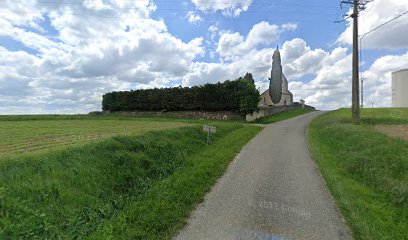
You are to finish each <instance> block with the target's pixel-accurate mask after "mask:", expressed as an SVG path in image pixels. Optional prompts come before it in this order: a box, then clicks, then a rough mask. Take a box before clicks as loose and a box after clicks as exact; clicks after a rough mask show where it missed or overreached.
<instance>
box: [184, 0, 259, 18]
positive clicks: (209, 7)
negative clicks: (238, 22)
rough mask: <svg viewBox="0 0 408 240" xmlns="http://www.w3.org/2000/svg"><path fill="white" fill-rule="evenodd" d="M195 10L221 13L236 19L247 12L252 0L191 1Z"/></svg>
mask: <svg viewBox="0 0 408 240" xmlns="http://www.w3.org/2000/svg"><path fill="white" fill-rule="evenodd" d="M191 1H192V2H193V3H194V5H195V6H196V8H197V9H199V10H201V11H204V12H216V11H221V12H222V14H223V15H225V16H231V17H238V16H239V15H240V14H241V12H245V11H247V10H248V8H249V6H250V5H251V3H252V0H234V1H224V0H191Z"/></svg>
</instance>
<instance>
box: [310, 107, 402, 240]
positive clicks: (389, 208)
mask: <svg viewBox="0 0 408 240" xmlns="http://www.w3.org/2000/svg"><path fill="white" fill-rule="evenodd" d="M395 111H397V112H400V110H398V109H396V110H395V109H394V110H392V109H388V110H386V111H383V110H381V109H379V110H363V112H362V117H363V124H360V125H355V124H352V123H351V121H350V118H349V116H351V113H350V110H345V109H342V110H338V111H334V112H330V113H327V114H324V115H322V116H320V117H318V118H317V119H315V120H314V121H313V122H312V123H311V125H310V126H309V129H308V136H309V144H310V149H311V152H312V155H313V157H314V159H315V161H316V162H317V165H318V167H319V169H320V171H321V173H322V175H323V177H324V178H325V181H326V183H327V185H328V187H329V189H330V191H331V193H332V194H333V196H334V198H335V199H336V202H337V205H338V206H339V208H340V210H341V212H342V213H343V216H344V217H345V218H346V220H347V222H348V224H349V226H350V227H351V229H352V232H353V235H354V237H355V238H356V239H407V235H406V233H407V232H408V174H407V172H408V142H406V141H403V140H399V139H393V138H389V137H387V136H385V135H384V134H381V133H379V132H376V131H374V127H373V126H372V124H375V123H385V122H386V123H389V124H395V123H401V122H405V121H406V120H407V119H405V117H404V116H405V115H404V112H400V113H401V114H398V118H395V116H393V114H391V113H392V112H395Z"/></svg>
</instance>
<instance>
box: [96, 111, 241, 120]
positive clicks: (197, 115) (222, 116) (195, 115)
mask: <svg viewBox="0 0 408 240" xmlns="http://www.w3.org/2000/svg"><path fill="white" fill-rule="evenodd" d="M89 114H92V115H116V116H133V117H171V118H172V117H174V118H192V119H202V120H204V119H213V120H234V119H236V120H242V118H243V117H242V116H240V115H239V114H236V113H234V112H231V111H217V112H205V111H177V112H167V111H161V112H154V111H151V112H150V111H135V112H122V111H118V112H110V111H104V112H91V113H89Z"/></svg>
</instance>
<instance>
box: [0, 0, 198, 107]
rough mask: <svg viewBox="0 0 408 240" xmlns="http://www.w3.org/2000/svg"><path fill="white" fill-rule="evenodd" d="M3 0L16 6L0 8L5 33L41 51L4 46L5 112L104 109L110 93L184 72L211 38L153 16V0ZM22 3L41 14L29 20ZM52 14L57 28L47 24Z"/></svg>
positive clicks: (0, 88)
mask: <svg viewBox="0 0 408 240" xmlns="http://www.w3.org/2000/svg"><path fill="white" fill-rule="evenodd" d="M7 3H8V4H7ZM1 6H2V7H3V8H4V9H6V10H8V11H9V14H5V15H1V16H0V36H5V37H8V38H12V39H14V40H15V41H18V42H20V43H22V44H23V45H25V46H26V47H27V48H29V49H32V51H33V53H29V52H23V51H17V52H13V51H9V50H8V49H6V48H4V47H0V99H1V101H0V102H1V104H0V111H3V113H4V111H6V110H7V108H9V111H8V112H7V113H30V112H32V110H29V111H28V110H27V109H28V107H26V106H30V107H31V109H36V110H38V111H37V112H38V113H44V112H59V113H60V112H64V111H65V112H69V113H72V112H87V111H90V110H98V109H100V102H101V95H102V94H103V93H105V92H108V91H113V90H127V89H129V88H146V87H154V86H160V87H162V86H165V85H167V84H169V83H170V82H171V81H175V80H177V79H181V78H182V76H184V75H185V74H186V73H187V72H188V71H189V65H190V64H191V63H192V62H193V61H194V59H195V58H196V57H197V56H200V55H202V54H204V48H203V46H202V42H203V38H195V39H192V40H191V41H190V42H185V41H182V40H180V39H178V38H176V37H174V36H173V35H171V34H170V33H169V32H168V30H167V27H166V25H165V23H164V22H163V20H153V19H149V18H148V16H149V14H150V13H151V12H152V11H154V9H155V6H154V5H153V4H152V3H151V2H150V1H147V0H146V1H137V2H133V1H126V2H122V1H85V2H84V4H83V5H79V4H66V5H64V4H61V5H59V4H55V5H54V4H41V3H38V4H36V3H35V2H29V3H27V5H25V4H24V5H22V4H13V3H12V2H11V1H10V2H9V1H7V2H2V3H1ZM16 6H17V7H16ZM2 11H3V10H2ZM17 11H20V12H26V11H27V12H28V11H32V12H34V13H37V12H38V14H34V15H35V16H36V17H32V18H28V20H21V19H24V15H16V14H14V12H17ZM78 13H81V14H78ZM46 16H48V18H49V21H50V25H51V27H53V28H54V29H55V31H56V32H57V34H56V35H51V36H50V35H47V33H46V32H45V30H44V29H40V28H41V27H40V26H43V25H44V21H45V17H46ZM107 16H108V17H107ZM135 19H136V20H137V21H135ZM33 26H37V27H36V28H33ZM23 105H24V107H23ZM18 106H21V108H20V110H18ZM40 108H41V110H39V109H40ZM25 111H27V112H25Z"/></svg>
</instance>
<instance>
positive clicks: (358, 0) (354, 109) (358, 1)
mask: <svg viewBox="0 0 408 240" xmlns="http://www.w3.org/2000/svg"><path fill="white" fill-rule="evenodd" d="M371 1H373V0H343V1H341V2H340V7H342V5H343V4H352V5H353V13H352V14H350V15H344V17H346V18H345V19H343V20H342V21H336V22H343V21H345V20H346V19H348V18H353V63H352V68H353V70H352V88H351V115H352V118H353V122H355V123H358V122H359V121H360V90H359V83H360V81H359V51H358V49H359V42H358V41H359V38H358V16H359V12H360V11H363V10H364V9H365V6H366V5H367V3H369V2H371Z"/></svg>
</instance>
